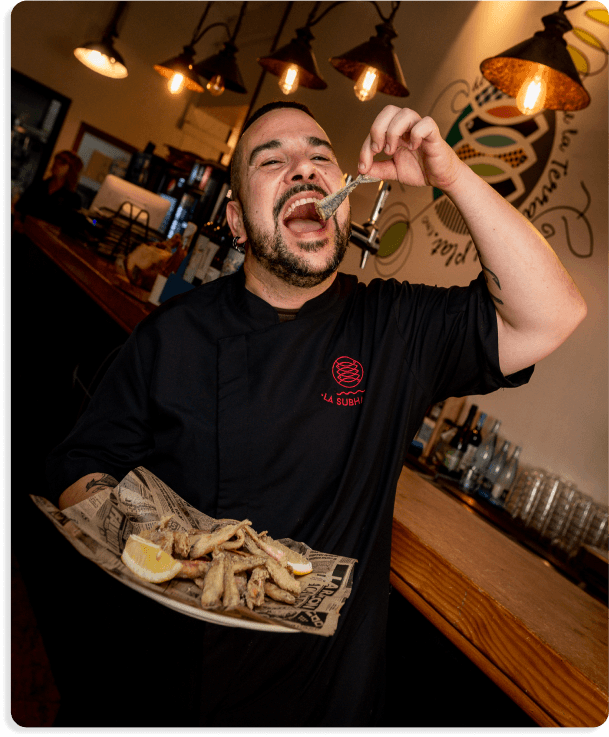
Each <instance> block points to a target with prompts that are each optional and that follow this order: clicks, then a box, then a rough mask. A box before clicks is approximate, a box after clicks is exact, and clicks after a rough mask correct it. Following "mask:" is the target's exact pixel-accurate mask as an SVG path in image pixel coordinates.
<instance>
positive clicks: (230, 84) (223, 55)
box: [194, 2, 247, 96]
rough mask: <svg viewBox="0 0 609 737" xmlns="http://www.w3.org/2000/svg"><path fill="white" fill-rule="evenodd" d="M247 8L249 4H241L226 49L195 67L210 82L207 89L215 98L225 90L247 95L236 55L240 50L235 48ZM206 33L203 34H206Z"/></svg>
mask: <svg viewBox="0 0 609 737" xmlns="http://www.w3.org/2000/svg"><path fill="white" fill-rule="evenodd" d="M246 7H247V2H244V3H241V10H240V12H239V18H238V19H237V23H236V25H235V28H234V30H233V32H232V34H231V35H230V38H229V40H228V41H226V42H225V44H224V47H223V48H222V49H221V50H220V51H219V52H218V53H217V54H213V56H209V57H208V58H207V59H204V60H203V61H200V62H197V64H196V65H195V67H194V71H195V73H196V74H198V75H199V76H200V77H203V78H204V79H207V80H209V82H208V83H207V89H208V90H209V91H210V93H211V94H212V95H214V96H218V95H221V94H222V93H223V92H224V90H225V89H227V90H230V91H231V92H239V93H240V94H246V93H247V90H246V88H245V85H244V84H243V78H242V77H241V72H240V71H239V67H238V65H237V58H236V53H237V51H238V49H237V47H236V46H235V39H236V38H237V34H238V33H239V28H240V27H241V21H242V20H243V16H244V14H245V8H246ZM222 25H225V24H222ZM227 28H228V27H227ZM207 30H208V29H207V28H206V29H205V31H207ZM205 31H204V32H203V33H205ZM203 33H202V34H201V36H202V35H203ZM201 36H200V37H201ZM200 37H199V38H200Z"/></svg>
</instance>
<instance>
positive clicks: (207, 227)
mask: <svg viewBox="0 0 609 737" xmlns="http://www.w3.org/2000/svg"><path fill="white" fill-rule="evenodd" d="M212 228H213V223H211V222H209V223H204V224H203V225H202V226H201V227H200V228H199V234H198V236H197V241H196V243H195V247H194V248H193V250H192V253H191V256H190V258H189V260H188V266H187V267H186V271H185V272H184V281H187V282H189V283H190V284H192V283H193V282H194V280H195V277H196V276H197V272H198V271H199V269H200V268H201V266H202V265H203V262H204V259H205V256H206V254H207V251H208V249H207V244H208V243H209V236H210V235H211V231H212ZM207 266H209V263H208V264H207V265H206V268H207Z"/></svg>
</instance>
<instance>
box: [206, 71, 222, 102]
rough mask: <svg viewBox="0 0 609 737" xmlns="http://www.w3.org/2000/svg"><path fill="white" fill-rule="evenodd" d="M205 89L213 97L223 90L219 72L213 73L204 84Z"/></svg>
mask: <svg viewBox="0 0 609 737" xmlns="http://www.w3.org/2000/svg"><path fill="white" fill-rule="evenodd" d="M206 87H207V89H208V90H209V91H210V92H211V94H212V95H213V96H214V97H218V96H219V95H221V94H222V93H223V92H224V89H225V88H224V77H223V76H222V75H221V74H216V75H214V76H213V77H212V78H211V79H210V80H209V82H208V83H207V85H206Z"/></svg>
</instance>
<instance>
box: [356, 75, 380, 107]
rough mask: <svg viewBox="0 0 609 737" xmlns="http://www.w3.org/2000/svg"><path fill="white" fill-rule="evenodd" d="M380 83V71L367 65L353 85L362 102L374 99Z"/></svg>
mask: <svg viewBox="0 0 609 737" xmlns="http://www.w3.org/2000/svg"><path fill="white" fill-rule="evenodd" d="M378 84H379V72H378V69H375V68H374V67H366V68H365V69H364V71H363V72H362V73H361V74H360V75H359V77H358V80H357V82H356V83H355V85H354V86H353V89H354V90H355V96H356V97H357V99H358V100H360V102H366V100H372V98H373V97H374V96H375V95H376V89H377V87H378Z"/></svg>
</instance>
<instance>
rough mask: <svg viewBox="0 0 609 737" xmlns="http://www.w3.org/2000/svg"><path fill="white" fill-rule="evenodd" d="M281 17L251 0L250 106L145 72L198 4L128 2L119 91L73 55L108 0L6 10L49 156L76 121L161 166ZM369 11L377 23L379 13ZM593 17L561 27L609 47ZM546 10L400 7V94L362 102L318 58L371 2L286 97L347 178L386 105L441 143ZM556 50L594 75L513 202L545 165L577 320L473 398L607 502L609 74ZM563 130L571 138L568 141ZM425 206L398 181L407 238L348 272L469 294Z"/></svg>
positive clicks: (531, 196) (213, 35) (177, 38)
mask: <svg viewBox="0 0 609 737" xmlns="http://www.w3.org/2000/svg"><path fill="white" fill-rule="evenodd" d="M284 6H285V3H280V2H250V4H249V6H248V10H247V13H246V16H245V19H244V22H243V26H242V30H241V32H240V34H239V38H238V39H237V46H238V47H239V50H240V51H239V55H238V60H239V64H240V68H241V71H242V74H243V77H244V80H245V84H246V87H247V88H248V91H249V94H248V95H247V96H241V95H237V94H235V93H225V94H224V95H223V96H222V97H220V98H215V99H214V98H211V97H210V96H209V94H205V95H203V96H201V97H198V96H192V95H191V96H189V97H180V98H172V97H170V96H169V95H168V93H167V92H166V90H165V82H164V80H163V78H161V77H160V76H159V75H157V74H156V73H155V72H154V71H153V70H152V65H153V64H154V63H156V62H159V61H162V60H164V59H166V58H168V57H170V56H173V55H175V54H177V53H178V52H179V51H180V50H181V47H182V46H183V45H184V44H185V43H187V42H188V41H189V40H190V37H191V35H192V32H193V30H194V28H195V26H196V24H197V22H198V20H199V17H200V14H201V12H202V10H203V7H204V4H203V3H200V2H131V3H129V6H128V8H127V11H126V13H125V15H124V16H123V19H122V21H121V25H120V36H119V39H118V41H117V42H116V46H117V48H118V49H119V50H120V52H121V53H122V54H123V56H124V57H125V60H126V62H127V65H128V67H129V77H128V78H127V79H125V80H109V79H105V78H104V77H101V76H100V75H97V74H95V73H93V72H91V71H90V70H88V69H86V68H85V67H83V66H82V65H81V64H79V63H78V62H77V61H76V60H75V58H74V56H73V55H72V50H73V48H74V46H75V45H76V44H78V43H82V42H83V41H85V40H90V39H94V38H96V37H98V36H99V35H100V34H101V32H102V31H103V28H104V27H105V25H106V23H107V22H108V20H109V18H110V17H111V15H112V11H113V7H114V3H109V2H22V3H20V4H19V5H17V6H16V7H15V8H14V10H13V13H12V23H11V26H12V65H13V67H14V68H15V69H17V70H18V71H20V72H22V73H24V74H27V75H29V76H31V77H33V78H34V79H36V80H38V81H40V82H42V83H44V84H46V85H48V86H49V87H51V88H53V89H55V90H57V91H58V92H60V93H62V94H64V95H67V96H68V97H70V98H72V100H73V103H72V107H71V109H70V111H69V114H68V117H67V119H66V122H65V125H64V128H63V130H62V133H61V135H60V139H59V141H58V144H57V145H58V147H59V148H70V147H71V145H72V142H73V140H74V137H75V135H76V133H77V131H78V127H79V125H80V123H81V122H82V121H84V122H87V123H89V124H90V125H93V126H95V127H97V128H100V129H102V130H104V131H106V132H108V133H109V134H111V135H114V136H116V137H118V138H121V139H123V140H124V141H126V142H128V143H130V144H132V145H134V146H137V147H138V148H143V147H144V146H145V145H146V144H147V143H148V141H153V142H154V143H156V144H157V153H159V154H161V155H165V154H166V149H165V147H164V145H163V144H170V145H172V146H176V147H178V148H185V149H188V150H194V151H197V148H196V147H195V146H196V142H193V141H192V139H189V138H188V136H187V134H186V132H185V131H184V130H183V129H181V128H180V127H179V121H180V120H181V118H182V117H183V115H184V112H185V109H186V105H187V102H188V101H189V99H190V104H191V105H192V104H194V105H199V106H200V107H201V108H202V110H203V111H204V112H206V113H209V114H212V115H214V116H215V117H217V118H218V119H220V120H223V121H225V122H227V123H229V124H238V123H239V121H240V120H241V119H242V117H243V114H244V112H245V110H246V106H247V105H249V102H250V96H251V94H252V93H253V91H254V88H255V87H256V83H257V81H258V78H259V75H260V67H259V66H258V65H257V63H256V61H255V59H256V58H257V57H258V56H261V55H264V54H266V53H267V52H268V50H269V48H270V45H271V42H272V39H273V37H274V35H275V32H276V29H277V27H278V24H279V21H280V18H281V15H282V13H283V10H284ZM380 6H381V7H382V8H383V10H384V11H385V12H386V11H387V10H388V6H389V3H387V2H382V3H380ZM311 7H312V4H311V3H304V2H297V3H295V5H294V8H293V10H292V13H291V16H290V17H289V19H288V21H287V24H286V28H285V30H284V31H283V34H282V35H281V38H280V44H285V43H287V42H288V41H289V40H290V39H291V38H292V36H293V33H294V29H295V28H296V27H298V26H301V25H303V24H304V22H305V20H306V17H307V15H308V13H309V11H310V9H311ZM603 7H604V6H602V5H601V3H597V2H587V3H585V5H583V6H581V7H580V8H577V9H575V10H573V11H572V12H570V13H569V14H568V17H569V19H570V20H571V22H572V23H573V25H574V26H576V28H581V29H583V31H585V32H587V33H592V34H594V36H595V37H596V38H598V39H599V40H600V41H601V42H602V43H603V44H604V46H605V48H607V46H609V28H608V27H607V26H606V25H604V24H602V23H600V22H598V21H595V20H593V19H591V18H590V17H588V16H587V15H586V11H587V10H589V9H602V8H603ZM557 8H558V3H557V2H492V1H487V2H416V1H414V0H411V1H410V2H403V3H402V5H401V7H400V9H399V10H398V13H397V15H396V18H395V27H396V31H397V32H398V39H397V40H396V42H395V45H396V50H397V52H398V54H399V57H400V61H401V64H402V68H403V71H404V75H405V77H406V82H407V84H408V87H409V89H410V96H409V97H408V98H405V99H401V100H400V99H398V98H390V97H387V96H385V95H381V94H379V95H377V97H376V98H375V99H374V100H372V101H370V102H368V103H365V104H362V103H360V102H358V101H357V100H356V98H355V96H354V94H353V91H352V83H350V82H349V80H347V79H346V78H345V77H343V76H342V75H340V74H338V73H337V72H336V71H335V70H334V69H333V68H332V67H331V65H330V64H329V63H328V61H327V59H328V58H329V57H330V56H332V55H336V54H339V53H342V52H344V51H347V50H348V49H350V48H352V47H353V46H355V45H357V44H358V43H361V42H362V41H364V40H366V39H367V38H368V37H369V36H371V35H372V34H373V33H374V29H373V27H374V25H375V24H377V23H378V22H379V19H378V16H377V15H376V11H375V9H374V7H373V5H372V4H371V3H362V2H347V3H344V4H343V5H340V6H338V7H337V8H336V9H335V10H333V11H332V12H331V13H330V14H328V16H326V17H325V18H324V19H323V20H322V21H321V22H320V23H319V24H317V25H315V26H314V27H313V29H312V30H313V34H314V35H315V41H314V48H315V53H316V56H317V59H318V62H319V66H320V69H321V72H322V76H323V77H324V78H325V79H326V81H327V83H328V89H327V90H325V91H323V92H318V91H313V90H306V89H300V90H299V91H298V92H297V93H296V96H295V99H297V100H299V101H301V102H304V103H305V104H307V105H309V106H310V107H311V108H312V110H313V111H314V112H315V114H316V115H317V117H318V119H319V121H320V123H321V125H322V126H323V127H324V128H325V129H326V131H327V132H328V134H329V136H330V137H331V139H332V141H333V143H334V146H335V148H336V151H337V154H338V156H339V159H340V161H341V162H342V164H343V166H344V168H345V170H346V171H347V172H349V173H355V169H356V164H357V153H358V150H359V147H360V146H361V144H362V142H363V140H364V138H365V136H366V134H367V131H368V129H369V126H370V123H371V121H372V120H373V119H374V117H375V116H376V114H377V113H378V112H380V110H381V109H382V108H383V107H384V105H386V104H398V105H405V106H408V107H412V108H414V109H415V110H417V111H418V112H419V113H421V114H433V116H434V118H435V119H436V120H437V122H438V124H439V126H440V129H441V131H442V133H443V134H444V135H445V134H447V133H448V131H449V130H450V128H451V126H452V125H453V123H454V122H455V119H456V117H457V114H458V113H459V111H460V110H462V109H463V107H464V106H465V105H466V104H468V103H473V104H474V105H476V103H475V94H476V93H477V92H478V91H479V90H480V89H481V88H482V87H481V86H478V85H480V84H481V80H480V75H479V68H478V67H479V63H480V61H481V60H482V59H484V58H486V57H487V56H492V55H494V54H496V53H498V52H500V51H503V50H504V49H506V48H509V47H510V46H512V45H514V44H516V43H517V42H519V41H521V40H523V39H525V38H527V37H529V36H531V35H532V34H533V33H534V32H535V31H537V30H540V29H541V28H542V24H541V20H540V19H541V16H542V15H545V14H547V13H550V12H554V11H555V10H557ZM238 9H239V4H238V3H236V2H230V3H228V2H225V3H216V4H215V6H214V8H213V9H212V11H211V12H210V14H209V16H208V19H207V21H206V22H207V23H211V22H214V21H216V20H219V19H227V20H228V22H229V23H230V24H231V25H232V24H233V23H234V21H235V19H236V15H237V12H238ZM581 35H583V34H581ZM224 39H225V35H224V31H222V29H214V30H212V31H210V33H209V34H208V35H207V36H206V37H205V38H204V39H203V40H202V41H201V42H200V43H199V44H198V46H197V52H198V53H197V58H198V59H203V58H205V56H207V55H210V54H211V53H214V52H215V51H217V50H218V49H219V48H220V46H221V43H222V41H223V40H224ZM567 40H568V42H569V43H571V44H573V45H574V46H576V47H577V48H579V49H580V50H582V51H584V52H585V54H586V56H587V58H588V59H589V62H590V71H591V75H590V76H589V77H588V78H587V79H586V81H585V86H586V88H587V89H588V91H589V92H590V95H591V97H592V104H591V105H590V107H589V108H587V109H586V110H584V111H580V112H578V113H575V114H574V116H573V118H572V119H571V120H565V119H564V116H562V115H561V114H559V115H557V116H556V133H555V135H554V139H553V141H554V143H553V146H552V148H551V150H550V151H549V152H546V154H547V157H546V158H547V160H545V159H544V162H545V163H544V169H543V172H542V173H541V174H540V176H539V178H538V180H537V183H536V184H535V185H534V186H533V187H532V189H531V190H530V191H529V192H528V194H527V198H526V199H525V200H524V201H523V202H522V203H521V204H520V205H519V207H520V209H521V210H522V211H528V212H529V214H532V213H531V203H533V202H534V201H535V200H536V198H538V197H540V196H541V194H542V191H543V185H544V183H546V181H547V179H548V177H552V174H551V171H550V170H551V169H552V168H554V169H556V170H557V171H558V173H559V174H561V176H560V177H559V176H558V175H556V174H555V175H554V180H555V188H554V189H553V190H552V191H551V192H550V194H549V197H548V201H547V203H546V204H545V205H544V206H543V207H541V206H540V207H538V210H537V213H536V215H540V214H541V217H539V218H538V219H537V220H536V221H535V224H536V226H537V227H539V228H542V227H543V228H544V232H546V233H552V232H553V235H548V238H549V242H550V243H551V245H552V247H553V248H554V250H555V251H556V253H557V254H558V255H559V257H560V258H561V260H562V261H563V263H564V264H565V266H566V267H567V269H568V270H569V272H570V273H571V274H572V276H573V277H574V279H575V281H576V283H577V284H578V285H579V287H580V289H581V291H582V293H583V294H584V297H585V298H586V300H587V302H588V307H589V314H588V318H587V320H586V321H585V323H584V324H583V325H582V326H581V327H580V328H578V330H577V332H576V333H575V335H574V336H573V337H572V338H570V339H569V340H568V341H567V342H566V343H565V344H564V345H563V346H561V347H560V348H559V349H558V350H557V351H556V352H555V353H554V354H553V355H552V356H550V357H548V358H547V359H545V360H544V361H543V362H541V363H540V364H539V365H538V367H537V368H536V371H535V374H534V377H533V379H532V381H531V383H530V384H529V385H528V386H526V387H522V388H520V389H517V390H514V391H501V392H498V393H496V394H494V395H490V396H486V397H479V398H475V401H476V402H477V403H478V404H479V405H480V408H481V409H482V410H483V411H485V412H488V413H489V415H491V416H493V417H498V418H501V419H502V420H503V426H502V435H503V436H504V437H505V438H506V439H509V440H511V441H512V442H514V443H517V444H520V445H523V447H524V450H523V461H524V462H525V463H527V464H531V465H539V466H542V467H546V468H548V469H551V470H553V471H557V472H561V473H564V474H566V475H568V476H570V477H571V478H572V479H573V480H574V481H575V482H576V483H577V484H578V485H579V486H580V488H581V489H582V490H584V491H586V492H588V493H590V494H592V495H593V496H594V497H595V498H596V499H598V500H599V501H606V495H607V276H606V274H607V272H606V266H607V265H606V258H607V256H606V254H607V71H606V69H604V70H602V69H603V65H604V62H605V55H604V54H603V52H601V51H599V50H595V49H594V48H592V47H591V46H590V45H589V44H586V43H584V42H583V41H581V38H578V37H577V36H576V34H575V33H569V34H568V35H567ZM599 70H602V71H600V73H598V72H599ZM280 96H281V93H280V92H279V88H278V86H277V79H276V78H275V77H272V76H270V75H267V76H266V78H265V81H264V83H263V85H262V88H261V91H260V95H259V98H258V101H257V103H258V104H262V103H264V102H267V101H269V100H272V99H275V98H279V97H280ZM574 130H575V131H577V132H576V133H568V131H574ZM564 135H566V136H567V139H568V144H566V145H565V144H564V141H565V140H567V139H564V138H563V136H564ZM561 142H562V143H563V150H561V149H560V144H561ZM527 145H528V144H527ZM201 155H206V154H201ZM553 161H554V162H558V164H557V163H554V164H553V163H552V162H553ZM565 166H566V167H567V168H566V173H565V169H564V167H565ZM582 182H583V183H584V186H585V187H586V189H587V191H588V192H589V193H590V204H589V206H588V208H587V210H586V212H585V219H584V218H582V217H580V218H578V217H577V213H576V212H574V211H573V210H568V209H565V208H569V207H571V208H574V210H576V211H577V210H579V211H580V212H581V211H582V210H583V209H585V208H586V202H587V198H586V195H585V192H584V190H583V189H582ZM373 200H374V188H373V187H369V188H365V187H360V188H359V189H358V190H356V192H355V193H354V195H353V196H352V210H353V216H354V220H355V221H356V222H360V223H361V222H363V221H364V220H365V219H366V218H367V217H368V215H369V214H370V210H371V207H372V203H373ZM434 204H435V203H434V202H433V200H432V193H431V191H430V190H427V189H422V190H412V189H410V190H408V191H404V190H403V189H402V188H401V187H400V185H394V186H393V188H392V192H391V195H390V198H389V200H388V203H387V205H386V207H385V210H384V213H383V216H382V218H381V226H382V227H383V228H385V229H386V228H387V227H388V226H389V225H390V224H391V223H392V222H393V221H395V220H396V219H399V218H404V219H407V220H408V221H410V223H411V228H410V233H409V235H408V236H407V238H406V240H405V242H404V243H403V244H402V246H401V247H400V248H399V249H398V251H397V252H396V253H395V254H394V256H392V257H390V258H388V259H379V258H377V259H370V260H369V263H368V265H367V266H366V269H365V270H361V269H360V268H359V259H360V251H359V249H356V248H353V249H352V251H351V253H350V254H349V255H348V257H347V260H346V263H345V266H344V269H345V270H346V271H349V272H352V273H356V274H357V275H358V276H359V277H360V278H361V279H362V280H364V281H369V280H370V279H372V278H375V277H377V276H379V275H380V276H384V277H388V276H394V277H396V278H398V279H408V280H410V281H413V282H427V283H433V284H438V285H445V286H448V285H450V284H466V283H467V282H468V281H469V280H470V279H472V278H474V277H475V276H476V274H477V271H478V265H477V264H476V263H475V262H474V261H473V259H471V258H468V259H465V261H464V263H461V264H455V263H454V262H452V263H451V264H449V265H448V266H446V265H445V261H446V258H445V259H442V258H441V256H440V255H439V254H438V253H436V254H433V255H432V253H431V252H432V250H433V244H434V241H435V239H437V238H444V239H445V240H446V242H447V244H455V245H456V247H457V248H458V249H459V248H460V249H463V248H464V246H465V244H466V242H467V238H466V237H465V238H464V237H463V236H460V235H456V234H455V233H454V232H453V231H451V230H450V229H449V228H447V227H446V226H445V225H444V223H443V222H442V221H441V220H440V219H439V216H438V215H437V213H436V212H435V208H434ZM559 208H560V209H559ZM563 218H566V222H567V225H568V228H569V231H568V235H567V231H566V230H565V220H564V219H563ZM588 224H589V227H590V231H591V233H592V237H593V249H592V250H593V253H592V255H591V256H590V257H588V258H581V257H578V256H577V255H575V254H576V253H579V254H580V256H581V254H584V253H587V252H588V250H590V245H591V244H590V239H589V236H588ZM546 225H548V229H546V227H545V226H546ZM435 233H438V236H435ZM568 239H570V242H571V246H569V240H568ZM447 247H448V246H447ZM574 252H575V253H574Z"/></svg>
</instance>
